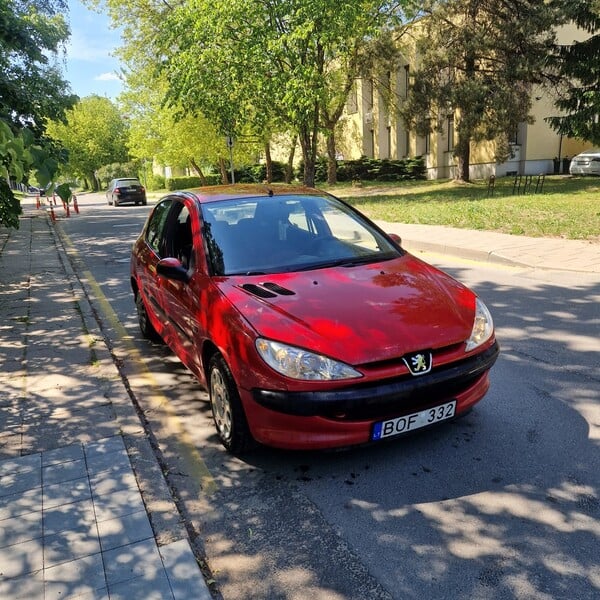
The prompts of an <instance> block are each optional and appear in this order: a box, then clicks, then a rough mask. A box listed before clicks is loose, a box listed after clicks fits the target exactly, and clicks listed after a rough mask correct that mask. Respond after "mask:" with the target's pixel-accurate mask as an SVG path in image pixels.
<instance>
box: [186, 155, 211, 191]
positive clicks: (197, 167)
mask: <svg viewBox="0 0 600 600" xmlns="http://www.w3.org/2000/svg"><path fill="white" fill-rule="evenodd" d="M190 164H191V165H192V167H193V169H194V171H196V173H198V177H200V183H201V184H202V185H207V182H206V177H205V176H204V173H203V172H202V168H201V167H200V165H199V164H198V163H197V162H196V161H195V160H194V159H193V158H190Z"/></svg>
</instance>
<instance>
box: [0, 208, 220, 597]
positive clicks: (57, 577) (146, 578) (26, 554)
mask: <svg viewBox="0 0 600 600" xmlns="http://www.w3.org/2000/svg"><path fill="white" fill-rule="evenodd" d="M52 228H53V225H52V224H51V223H50V221H49V219H48V218H47V217H46V214H45V212H44V211H43V210H37V211H36V210H35V206H31V207H30V206H27V207H26V212H25V214H24V215H23V217H22V218H21V227H20V229H19V230H7V229H0V315H1V318H0V600H17V599H19V598H23V599H27V600H37V599H40V600H54V599H58V598H61V599H64V598H77V599H81V600H84V599H85V600H88V599H102V600H104V599H106V600H109V599H110V600H115V599H120V598H123V599H127V600H135V599H140V600H142V599H143V600H149V599H157V600H180V599H182V600H183V599H190V600H191V599H193V600H203V599H206V600H208V599H210V598H211V594H210V593H209V591H208V588H207V586H206V583H205V580H204V577H203V576H202V572H201V570H200V567H199V565H198V562H197V561H196V559H195V557H194V554H193V552H192V549H191V546H190V542H189V537H188V535H187V530H186V529H185V524H184V523H183V521H182V519H181V516H180V514H179V512H178V511H177V508H176V505H175V503H174V501H173V499H172V497H171V494H170V492H169V490H168V488H167V486H166V483H165V481H164V478H163V477H162V472H161V468H160V465H159V464H158V462H157V459H156V458H155V454H154V453H153V451H152V447H151V445H150V441H149V439H148V437H147V435H146V433H145V432H144V429H143V426H142V424H141V421H140V420H139V418H138V415H137V413H136V412H135V409H134V406H133V404H132V401H131V399H130V397H129V395H128V394H127V391H126V389H125V386H124V385H123V382H122V381H121V379H120V376H119V374H118V372H117V369H116V367H115V366H114V364H113V361H112V358H111V356H110V354H109V352H108V349H107V348H106V345H105V343H104V340H103V338H102V336H101V333H100V331H99V329H98V326H97V324H96V321H95V319H94V317H93V314H92V309H91V307H90V305H89V303H88V301H87V299H86V297H85V295H84V294H83V291H82V289H81V288H80V287H79V286H78V282H77V280H76V278H75V277H74V276H73V273H72V271H71V270H70V265H69V264H68V261H67V260H66V258H65V256H64V252H63V250H62V248H61V247H60V246H59V245H57V241H56V238H55V234H54V232H53V230H52Z"/></svg>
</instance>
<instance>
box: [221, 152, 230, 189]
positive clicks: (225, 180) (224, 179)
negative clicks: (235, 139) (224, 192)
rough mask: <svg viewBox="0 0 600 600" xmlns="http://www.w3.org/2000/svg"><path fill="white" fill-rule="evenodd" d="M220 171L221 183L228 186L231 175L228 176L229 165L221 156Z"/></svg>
mask: <svg viewBox="0 0 600 600" xmlns="http://www.w3.org/2000/svg"><path fill="white" fill-rule="evenodd" d="M219 169H220V170H221V183H222V184H224V185H226V184H228V183H229V175H228V174H227V165H226V164H225V159H224V158H223V157H222V156H219Z"/></svg>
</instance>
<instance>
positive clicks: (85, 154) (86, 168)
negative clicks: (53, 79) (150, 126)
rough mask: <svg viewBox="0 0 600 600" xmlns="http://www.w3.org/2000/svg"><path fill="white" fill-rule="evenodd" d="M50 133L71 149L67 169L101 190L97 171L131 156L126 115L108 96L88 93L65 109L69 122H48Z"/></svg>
mask: <svg viewBox="0 0 600 600" xmlns="http://www.w3.org/2000/svg"><path fill="white" fill-rule="evenodd" d="M48 134H49V135H50V136H52V137H53V138H54V139H56V140H58V141H60V143H61V144H62V145H63V146H64V147H65V148H66V149H67V151H68V152H69V160H68V162H67V165H66V170H67V171H68V172H69V173H70V174H72V175H74V176H77V177H82V178H83V179H84V180H85V182H86V183H87V184H88V186H89V187H91V188H92V189H93V190H98V188H99V183H98V180H97V177H96V171H97V169H99V168H100V167H102V166H104V165H108V164H111V163H115V162H126V161H127V160H128V152H127V141H128V124H127V119H126V118H124V116H123V115H121V113H120V112H119V109H118V108H117V106H116V105H115V104H114V103H113V102H112V101H111V100H109V99H108V98H101V97H100V96H95V95H93V96H88V97H86V98H83V99H82V100H81V101H80V102H78V103H77V104H76V105H75V106H74V107H73V108H72V109H71V110H68V111H67V113H66V122H64V123H63V122H60V121H52V122H50V123H48Z"/></svg>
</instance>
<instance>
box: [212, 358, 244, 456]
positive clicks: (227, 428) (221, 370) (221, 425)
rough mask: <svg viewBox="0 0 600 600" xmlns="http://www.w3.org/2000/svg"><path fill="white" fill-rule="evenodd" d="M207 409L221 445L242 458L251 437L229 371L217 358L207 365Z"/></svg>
mask: <svg viewBox="0 0 600 600" xmlns="http://www.w3.org/2000/svg"><path fill="white" fill-rule="evenodd" d="M208 382H209V395H210V407H211V409H212V415H213V420H214V422H215V427H216V429H217V434H218V436H219V439H220V440H221V443H222V444H223V446H225V448H227V450H229V452H231V453H232V454H242V453H243V452H245V451H246V450H249V449H250V448H251V447H252V445H253V442H254V440H253V438H252V434H251V433H250V429H249V427H248V421H247V420H246V415H245V413H244V408H243V406H242V401H241V400H240V395H239V392H238V390H237V386H236V385H235V381H234V380H233V376H232V375H231V371H230V370H229V367H228V366H227V363H226V362H225V359H224V358H223V357H222V356H221V355H220V354H215V355H214V356H213V357H212V358H211V359H210V362H209V365H208Z"/></svg>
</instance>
